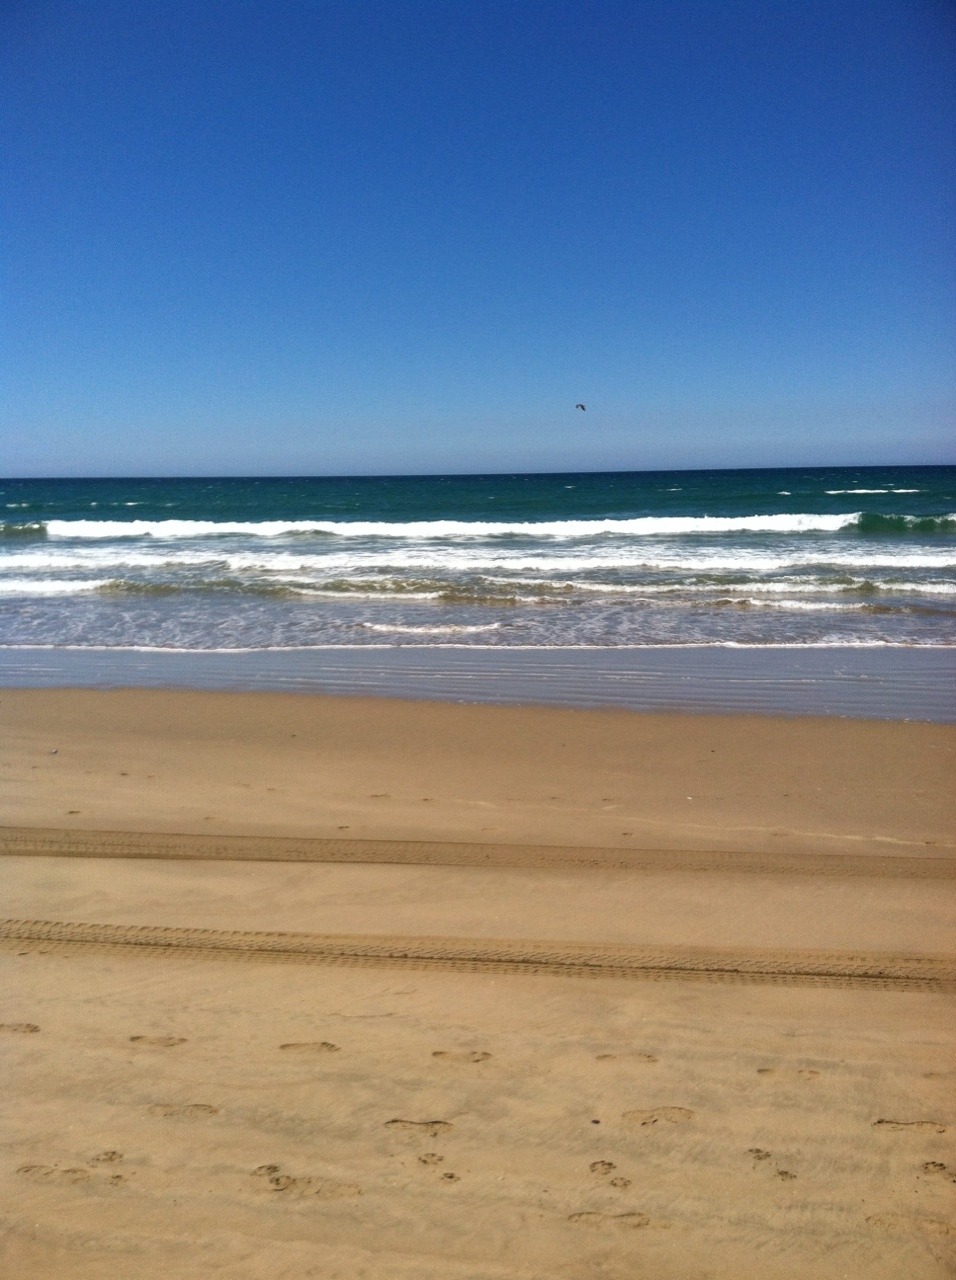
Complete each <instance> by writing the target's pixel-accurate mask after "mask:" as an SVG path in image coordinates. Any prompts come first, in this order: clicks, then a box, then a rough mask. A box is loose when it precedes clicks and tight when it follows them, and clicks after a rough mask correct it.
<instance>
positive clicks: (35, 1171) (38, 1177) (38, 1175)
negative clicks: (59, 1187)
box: [17, 1164, 93, 1186]
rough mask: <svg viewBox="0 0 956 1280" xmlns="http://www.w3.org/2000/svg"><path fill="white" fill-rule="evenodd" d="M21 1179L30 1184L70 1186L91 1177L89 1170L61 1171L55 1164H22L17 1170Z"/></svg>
mask: <svg viewBox="0 0 956 1280" xmlns="http://www.w3.org/2000/svg"><path fill="white" fill-rule="evenodd" d="M17 1173H19V1174H20V1176H21V1177H22V1178H29V1180H30V1181H31V1182H52V1183H59V1184H67V1185H70V1186H73V1185H76V1184H77V1183H80V1182H89V1180H90V1178H91V1177H92V1176H93V1175H92V1174H91V1173H90V1171H89V1169H76V1168H73V1169H61V1168H60V1166H59V1165H56V1164H22V1165H21V1166H20V1168H19V1169H18V1170H17Z"/></svg>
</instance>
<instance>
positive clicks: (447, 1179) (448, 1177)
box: [441, 1173, 461, 1182]
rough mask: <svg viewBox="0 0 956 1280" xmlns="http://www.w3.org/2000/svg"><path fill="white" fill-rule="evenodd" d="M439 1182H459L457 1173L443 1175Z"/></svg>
mask: <svg viewBox="0 0 956 1280" xmlns="http://www.w3.org/2000/svg"><path fill="white" fill-rule="evenodd" d="M441 1180H442V1182H461V1178H460V1177H459V1176H458V1174H457V1173H443V1174H442V1176H441Z"/></svg>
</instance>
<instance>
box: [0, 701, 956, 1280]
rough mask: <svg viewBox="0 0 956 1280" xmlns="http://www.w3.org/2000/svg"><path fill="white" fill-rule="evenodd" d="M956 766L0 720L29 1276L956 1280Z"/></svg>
mask: <svg viewBox="0 0 956 1280" xmlns="http://www.w3.org/2000/svg"><path fill="white" fill-rule="evenodd" d="M954 752H956V730H954V728H953V727H951V726H946V725H931V724H918V723H903V722H889V721H887V722H879V721H852V720H835V719H834V720H827V719H822V718H812V717H805V718H792V719H788V718H782V717H769V716H765V717H748V716H716V715H715V716H692V715H677V714H654V715H651V714H640V713H635V712H624V711H594V710H587V711H576V710H568V709H562V708H533V707H491V706H477V705H454V704H443V703H426V702H402V701H399V700H385V699H382V700H375V699H360V698H345V697H341V698H328V697H320V696H302V695H282V694H266V693H257V694H237V693H228V694H217V693H208V692H182V691H164V690H148V691H147V690H140V691H133V690H117V691H93V690H64V689H46V690H11V689H7V690H4V691H2V693H0V779H2V783H0V785H2V797H3V799H2V811H0V822H2V824H3V825H2V827H0V856H2V857H3V873H4V878H3V885H4V888H3V895H4V901H3V910H2V913H0V914H2V916H3V918H4V924H3V926H2V933H0V964H2V966H3V968H4V970H5V980H4V982H3V984H2V989H3V997H2V1001H3V1003H2V1012H0V1053H2V1056H3V1064H4V1065H3V1077H4V1082H5V1085H6V1088H5V1090H4V1098H3V1102H2V1104H0V1105H2V1108H3V1121H2V1134H0V1139H2V1141H0V1150H2V1165H0V1181H2V1184H3V1189H4V1194H3V1202H4V1205H5V1208H4V1211H3V1218H2V1226H3V1245H2V1248H3V1257H4V1266H5V1268H6V1271H7V1272H8V1273H9V1274H11V1275H18V1276H23V1277H29V1278H30V1280H33V1278H37V1280H39V1278H41V1277H43V1278H46V1277H50V1278H52V1277H58V1278H59V1277H68V1278H71V1280H72V1278H73V1277H76V1278H79V1277H101V1276H104V1275H109V1276H111V1277H121V1278H125V1277H129V1278H130V1280H132V1278H133V1277H136V1278H137V1280H150V1278H151V1277H159V1276H175V1277H188V1278H192V1277H196V1278H197V1280H198V1277H200V1276H202V1277H206V1276H211V1275H222V1276H224V1277H225V1276H229V1277H242V1278H246V1277H248V1278H249V1280H259V1277H270V1280H272V1278H275V1277H279V1278H282V1280H285V1278H288V1280H293V1278H295V1280H299V1278H300V1277H316V1278H318V1277H321V1278H322V1280H326V1278H329V1277H343V1278H344V1277H354V1276H364V1277H369V1278H370V1280H406V1278H407V1280H411V1278H412V1277H415V1278H416V1280H417V1278H418V1277H435V1278H436V1280H437V1278H438V1277H455V1278H457V1277H461V1280H466V1278H467V1280H485V1278H487V1280H499V1278H500V1280H504V1278H505V1277H508V1278H512V1277H513V1278H515V1280H518V1278H520V1280H545V1277H566V1278H567V1280H591V1277H601V1278H606V1280H630V1278H631V1277H637V1276H643V1275H648V1276H654V1277H661V1278H663V1280H685V1278H686V1277H700V1278H701V1280H703V1278H704V1277H707V1278H708V1280H724V1278H725V1277H726V1278H727V1280H730V1278H731V1277H733V1278H734V1280H736V1278H737V1277H740V1276H745V1275H746V1276H751V1275H752V1276H758V1277H761V1278H762V1277H767V1278H768V1280H776V1278H777V1277H779V1278H780V1280H783V1278H784V1277H787V1278H788V1280H792V1278H797V1280H800V1278H802V1277H807V1278H812V1280H816V1278H819V1280H824V1278H826V1280H830V1277H836V1276H840V1277H852V1278H853V1280H856V1278H857V1277H860V1278H862V1277H864V1276H865V1277H868V1278H869V1277H876V1278H885V1280H897V1278H898V1277H900V1276H904V1275H905V1276H907V1277H912V1278H914V1280H924V1278H925V1280H929V1278H931V1277H932V1278H936V1277H946V1276H951V1275H952V1274H954V1266H956V1247H954V1246H956V1233H954V1228H953V1226H952V1223H953V1219H954V1215H953V1206H954V1199H956V1148H954V1142H953V1137H954V1133H956V1112H954V1110H953V1084H954V1082H956V1061H954V1055H953V1042H954V1036H953V1031H952V1027H953V1025H954V1018H953V1012H954V1008H953V993H954V991H956V947H954V945H953V937H954V932H953V926H954V916H956V911H954V892H953V890H954V881H956V845H954V832H956V822H954V818H956V806H954V801H953V796H954V790H956V789H954V787H953V781H954V769H953V765H954Z"/></svg>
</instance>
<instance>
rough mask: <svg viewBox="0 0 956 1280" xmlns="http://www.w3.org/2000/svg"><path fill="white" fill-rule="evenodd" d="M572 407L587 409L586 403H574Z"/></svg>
mask: <svg viewBox="0 0 956 1280" xmlns="http://www.w3.org/2000/svg"><path fill="white" fill-rule="evenodd" d="M574 407H575V409H585V410H586V409H587V405H586V404H576V405H575V406H574Z"/></svg>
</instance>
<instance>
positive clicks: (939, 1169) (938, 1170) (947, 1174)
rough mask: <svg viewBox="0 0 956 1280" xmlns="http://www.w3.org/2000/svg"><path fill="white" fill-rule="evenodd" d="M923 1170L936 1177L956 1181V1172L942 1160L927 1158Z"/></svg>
mask: <svg viewBox="0 0 956 1280" xmlns="http://www.w3.org/2000/svg"><path fill="white" fill-rule="evenodd" d="M923 1172H924V1173H928V1174H930V1175H932V1176H933V1177H934V1178H945V1179H946V1181H947V1182H956V1173H954V1172H953V1170H952V1169H950V1167H949V1166H948V1165H945V1164H943V1162H942V1160H927V1161H926V1163H925V1164H924V1165H923Z"/></svg>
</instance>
